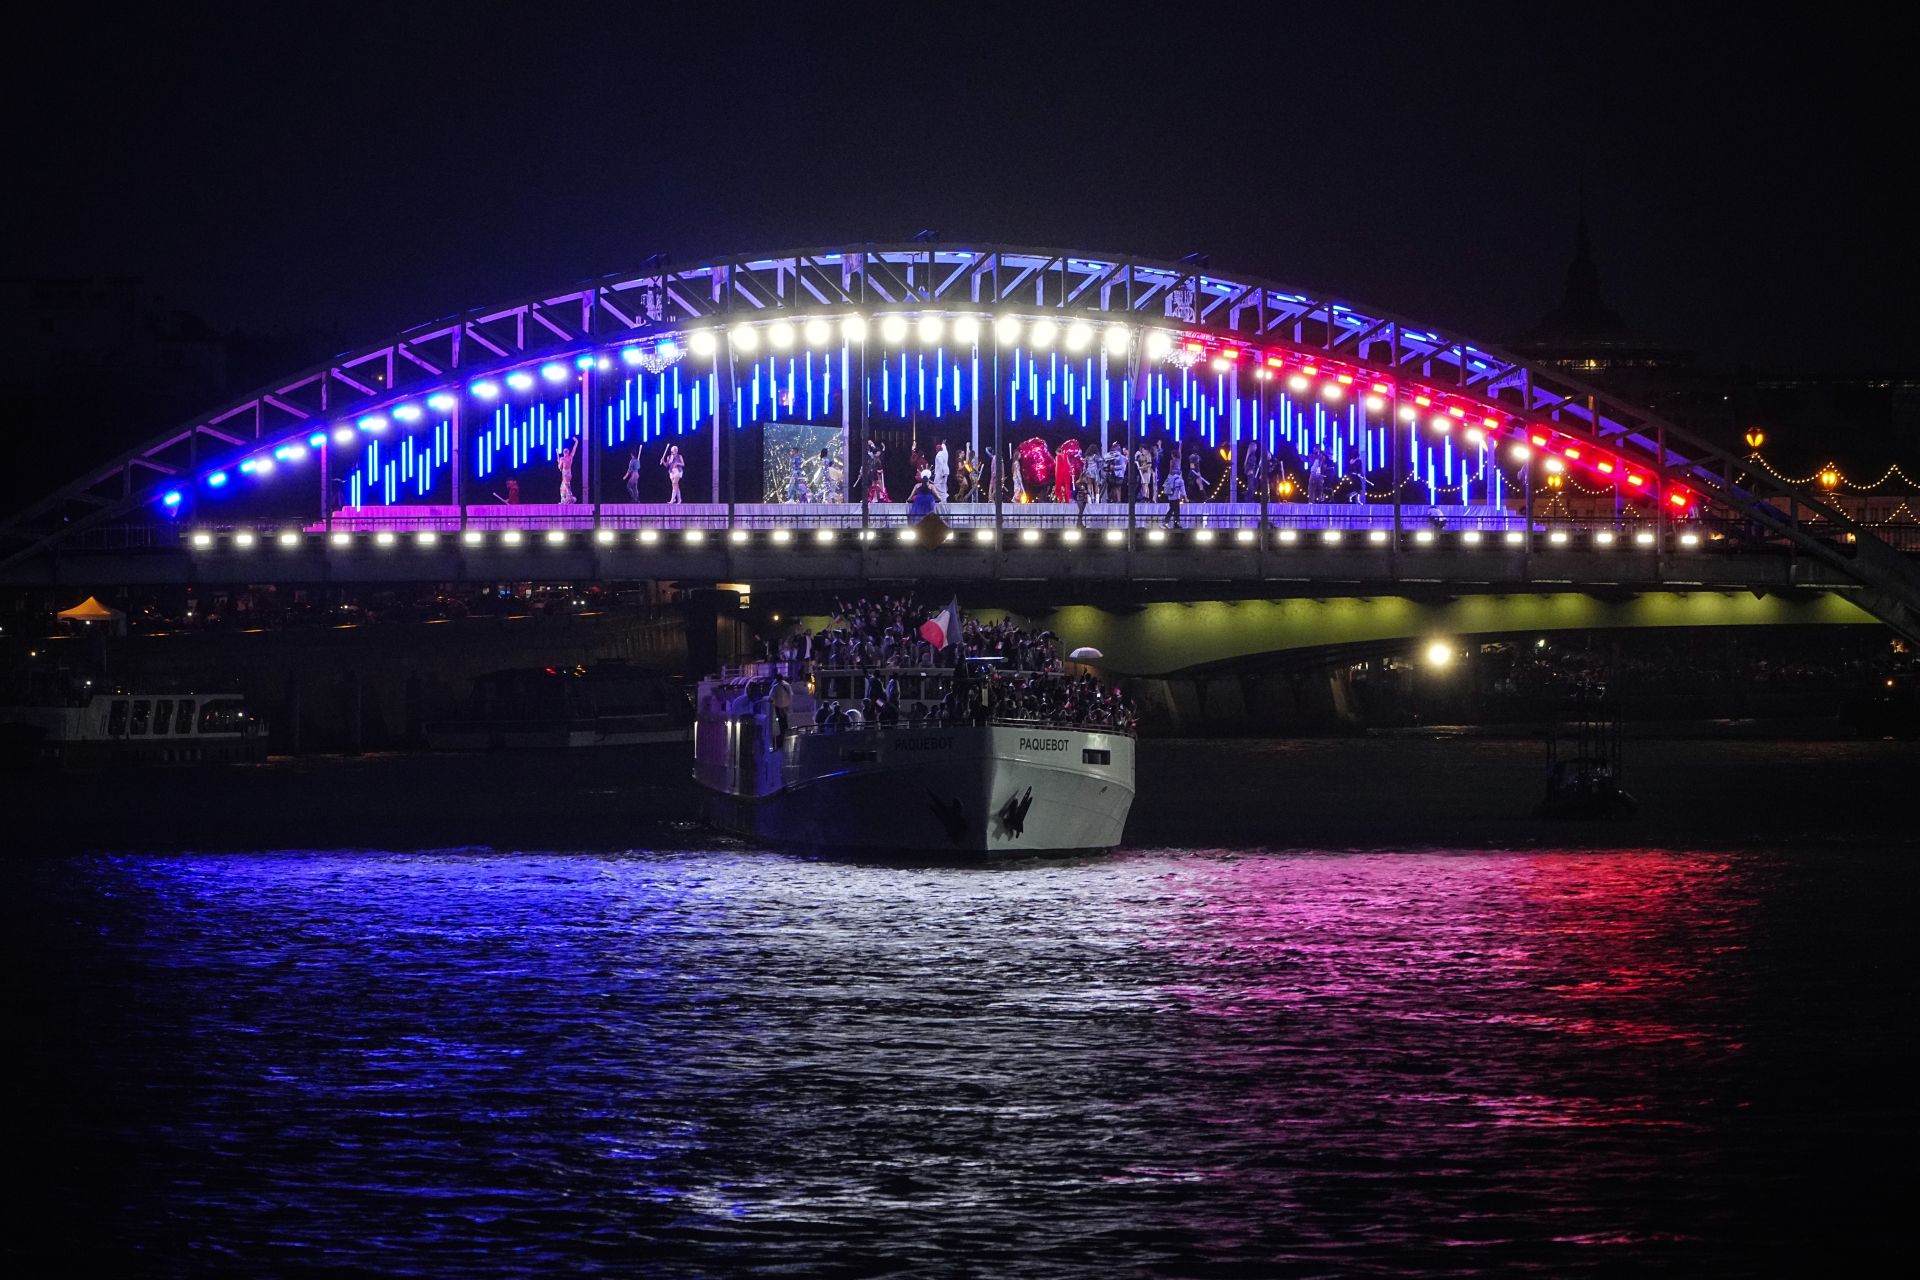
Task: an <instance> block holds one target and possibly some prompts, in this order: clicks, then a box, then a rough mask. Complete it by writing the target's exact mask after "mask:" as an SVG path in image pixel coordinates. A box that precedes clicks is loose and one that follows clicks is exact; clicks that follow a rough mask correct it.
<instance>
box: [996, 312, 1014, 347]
mask: <svg viewBox="0 0 1920 1280" xmlns="http://www.w3.org/2000/svg"><path fill="white" fill-rule="evenodd" d="M993 336H994V337H995V338H997V339H999V340H1000V341H1001V342H1002V343H1004V344H1007V345H1009V346H1010V345H1012V344H1013V343H1015V342H1018V341H1019V340H1020V322H1019V321H1018V320H1016V319H1015V318H1014V317H1012V316H1001V317H1000V318H999V319H998V320H995V321H994V322H993Z"/></svg>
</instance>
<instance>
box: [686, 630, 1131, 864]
mask: <svg viewBox="0 0 1920 1280" xmlns="http://www.w3.org/2000/svg"><path fill="white" fill-rule="evenodd" d="M881 674H882V675H884V676H886V677H888V678H890V679H892V680H893V681H895V682H896V683H897V685H898V688H899V696H898V706H899V708H900V710H901V713H902V714H901V715H900V718H899V719H898V721H897V722H895V723H888V724H870V723H865V722H864V721H863V720H862V719H861V717H860V713H859V712H858V711H852V712H849V713H843V714H842V715H841V716H840V717H836V718H834V719H829V720H826V721H825V722H824V723H820V724H816V723H815V719H816V716H817V713H818V712H819V710H820V708H821V707H822V706H823V705H829V706H830V705H832V704H834V703H853V704H855V705H857V704H858V703H859V702H860V701H861V699H860V690H861V687H862V683H863V682H864V681H865V680H866V679H867V678H868V677H867V676H866V674H865V673H863V672H860V671H850V670H849V671H835V670H816V671H813V672H811V673H810V675H809V676H808V678H805V679H801V678H795V679H793V680H791V681H790V687H791V690H792V700H793V705H792V707H791V709H790V711H789V714H788V723H787V726H786V728H785V729H784V731H783V729H782V727H781V725H780V723H779V717H778V715H777V714H776V712H775V711H774V707H773V695H774V688H775V684H776V681H777V680H778V678H779V671H778V667H777V664H773V663H760V664H754V665H750V666H747V667H744V668H740V669H736V670H730V671H727V672H724V673H723V674H721V675H719V676H716V677H714V678H711V679H708V680H705V681H703V682H702V683H701V685H700V696H699V704H698V707H697V709H696V719H695V726H694V728H695V731H694V777H695V779H696V780H697V781H698V782H699V783H700V784H701V785H702V786H703V787H705V788H706V791H707V813H708V817H709V819H710V820H711V821H712V822H713V823H714V825H716V826H718V827H720V828H721V829H723V830H726V831H730V832H733V833H735V834H737V835H741V836H745V837H748V838H750V839H753V840H758V841H764V842H766V843H770V844H779V845H798V846H804V847H808V848H813V849H821V850H828V851H834V850H874V851H902V852H927V853H945V854H962V855H969V856H979V857H984V858H1005V857H1018V856H1021V855H1026V854H1036V853H1064V852H1069V851H1091V850H1100V849H1111V848H1112V847H1114V846H1115V845H1117V844H1119V843H1120V839H1121V836H1122V835H1123V834H1124V833H1125V831H1126V826H1127V813H1128V810H1129V809H1131V808H1132V806H1133V786H1134V752H1133V748H1134V738H1133V733H1132V731H1131V729H1130V728H1128V727H1124V726H1119V725H1095V724H1062V723H1048V722H1045V721H1042V720H1023V719H1021V718H1019V717H1018V716H1015V715H1012V714H1001V712H1000V710H999V709H998V707H997V706H996V703H995V700H994V697H993V690H994V688H995V680H996V677H995V676H993V675H992V674H991V673H988V672H985V671H979V672H977V673H976V672H974V671H969V672H967V673H966V674H965V675H963V676H961V677H960V680H961V682H962V693H963V696H962V697H961V698H959V699H953V698H950V697H949V694H950V692H951V691H952V690H953V687H954V684H955V681H956V673H955V671H954V670H953V669H952V668H916V669H907V670H898V669H895V670H888V671H885V672H883V673H881ZM1022 678H1023V679H1030V678H1031V677H1024V676H1023V677H1022ZM1054 678H1057V677H1054ZM970 693H984V695H985V696H984V698H983V699H982V700H981V703H982V704H981V705H980V706H978V707H976V709H975V710H974V711H973V712H972V713H970V714H968V715H967V716H965V717H964V719H962V718H958V717H955V716H953V715H952V714H951V711H950V708H951V707H952V706H953V705H955V704H956V703H959V704H961V705H964V704H965V703H966V702H967V701H968V700H969V698H968V697H967V696H965V695H968V694H970ZM943 709H947V710H946V713H945V714H943Z"/></svg>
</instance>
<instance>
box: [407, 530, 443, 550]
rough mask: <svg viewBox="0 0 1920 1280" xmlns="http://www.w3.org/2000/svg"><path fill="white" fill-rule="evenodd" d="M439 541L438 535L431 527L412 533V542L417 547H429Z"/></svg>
mask: <svg viewBox="0 0 1920 1280" xmlns="http://www.w3.org/2000/svg"><path fill="white" fill-rule="evenodd" d="M439 541H440V535H439V534H437V533H435V532H434V531H433V530H431V529H422V530H421V531H420V532H419V533H416V534H414V535H413V544H414V545H415V546H417V547H431V546H434V545H435V544H437V543H438V542H439Z"/></svg>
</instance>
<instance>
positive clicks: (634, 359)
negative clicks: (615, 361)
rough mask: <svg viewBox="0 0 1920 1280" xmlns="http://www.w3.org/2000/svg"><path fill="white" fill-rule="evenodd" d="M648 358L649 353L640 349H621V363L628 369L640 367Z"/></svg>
mask: <svg viewBox="0 0 1920 1280" xmlns="http://www.w3.org/2000/svg"><path fill="white" fill-rule="evenodd" d="M646 358H647V353H646V352H644V351H642V350H641V349H640V348H638V347H622V348H620V362H621V363H622V364H625V365H627V366H628V367H632V366H635V365H638V364H639V363H640V362H641V361H642V360H645V359H646Z"/></svg>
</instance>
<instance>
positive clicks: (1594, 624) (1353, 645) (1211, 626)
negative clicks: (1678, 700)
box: [1031, 591, 1878, 676]
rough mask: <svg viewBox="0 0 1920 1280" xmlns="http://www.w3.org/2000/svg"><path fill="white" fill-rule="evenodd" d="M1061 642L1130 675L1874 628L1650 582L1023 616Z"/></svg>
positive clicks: (1865, 621) (1868, 618) (1853, 608)
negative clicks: (1517, 638) (1640, 638)
mask: <svg viewBox="0 0 1920 1280" xmlns="http://www.w3.org/2000/svg"><path fill="white" fill-rule="evenodd" d="M1031 617H1032V620H1033V622H1034V623H1035V624H1036V625H1038V626H1041V627H1045V628H1048V629H1050V630H1052V631H1054V632H1055V633H1056V634H1057V635H1059V636H1060V637H1061V641H1062V643H1063V644H1064V645H1066V646H1068V647H1078V646H1081V645H1090V646H1092V647H1093V648H1096V649H1098V650H1099V651H1100V652H1101V653H1102V654H1103V655H1104V658H1103V661H1102V665H1103V666H1104V667H1106V668H1107V669H1109V670H1112V671H1114V672H1116V673H1118V674H1122V675H1129V676H1180V675H1188V674H1194V673H1196V672H1204V671H1205V670H1207V669H1209V668H1213V669H1227V668H1231V667H1233V666H1235V665H1237V664H1245V663H1251V662H1255V661H1259V660H1262V659H1272V658H1275V657H1279V656H1282V655H1285V654H1287V653H1290V652H1299V653H1303V654H1304V652H1305V651H1309V650H1335V649H1357V648H1362V647H1373V648H1378V647H1382V646H1392V645H1397V644H1405V645H1408V646H1411V645H1413V644H1416V643H1418V642H1420V641H1423V640H1427V639H1434V638H1444V639H1447V640H1469V639H1473V638H1476V637H1487V638H1491V637H1496V636H1501V635H1512V634H1516V633H1528V634H1533V633H1543V632H1563V631H1603V630H1615V629H1637V628H1648V627H1778V626H1812V625H1819V626H1849V625H1852V626H1860V625H1865V626H1872V625H1874V624H1875V623H1876V622H1877V621H1878V620H1877V619H1875V618H1874V617H1873V616H1872V615H1871V614H1869V613H1867V612H1866V611H1865V610H1863V609H1861V608H1860V607H1859V606H1858V605H1856V604H1855V603H1853V602H1852V601H1851V600H1849V599H1847V598H1846V597H1845V596H1843V595H1841V594H1839V593H1836V592H1810V593H1805V594H1793V595H1774V594H1765V595H1756V594H1755V593H1753V592H1750V591H1649V592H1642V593H1639V594H1636V595H1633V596H1631V597H1630V598H1625V599H1620V598H1604V597H1600V596H1595V595H1588V594H1585V593H1580V592H1566V591H1563V592H1554V593H1533V592H1527V593H1515V594H1508V595H1469V596H1460V597H1457V598H1454V599H1451V600H1445V601H1421V600H1415V599H1410V598H1407V597H1404V596H1385V595H1381V596H1353V597H1322V598H1306V597H1302V598H1291V599H1269V600H1231V601H1224V600H1223V601H1182V602H1168V603H1156V604H1148V605H1142V606H1139V607H1137V608H1133V609H1126V610H1115V609H1108V608H1102V607H1099V606H1094V605H1068V606H1063V607H1062V608H1059V609H1055V610H1052V611H1049V612H1046V613H1041V614H1037V615H1031Z"/></svg>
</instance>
